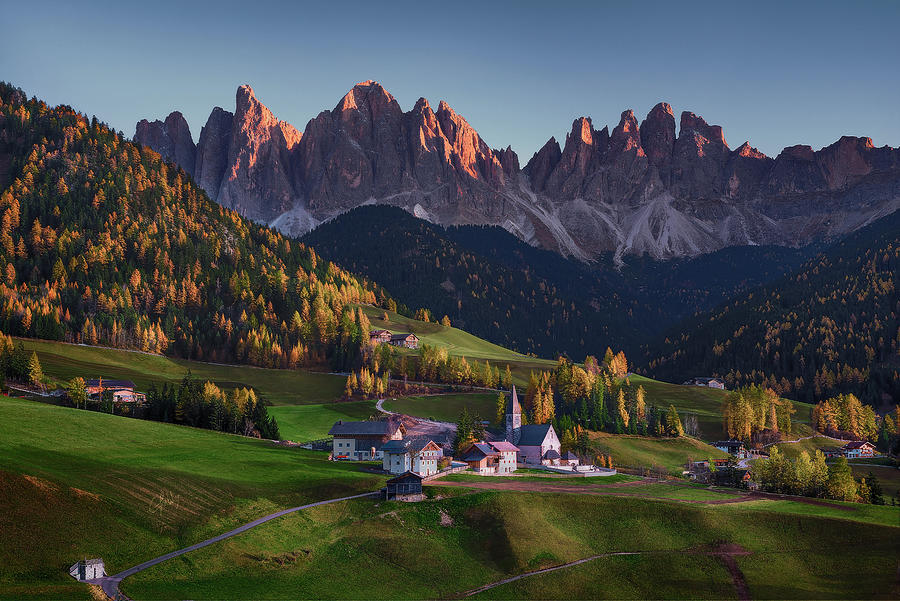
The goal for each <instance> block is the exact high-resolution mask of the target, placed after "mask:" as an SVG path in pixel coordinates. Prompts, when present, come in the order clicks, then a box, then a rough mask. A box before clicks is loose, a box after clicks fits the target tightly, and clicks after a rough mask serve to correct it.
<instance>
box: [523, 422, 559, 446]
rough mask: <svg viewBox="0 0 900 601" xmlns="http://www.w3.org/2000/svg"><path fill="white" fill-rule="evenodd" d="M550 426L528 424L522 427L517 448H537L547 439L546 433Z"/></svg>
mask: <svg viewBox="0 0 900 601" xmlns="http://www.w3.org/2000/svg"><path fill="white" fill-rule="evenodd" d="M552 427H553V426H551V425H550V424H529V425H527V426H522V430H521V432H522V434H521V435H520V437H519V446H520V447H523V446H526V447H538V446H540V445H541V444H542V443H543V442H544V439H545V438H547V432H549V431H550V428H552Z"/></svg>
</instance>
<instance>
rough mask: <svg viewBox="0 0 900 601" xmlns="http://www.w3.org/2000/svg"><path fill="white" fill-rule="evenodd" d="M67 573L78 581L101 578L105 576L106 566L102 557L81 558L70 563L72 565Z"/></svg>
mask: <svg viewBox="0 0 900 601" xmlns="http://www.w3.org/2000/svg"><path fill="white" fill-rule="evenodd" d="M69 575H70V576H72V578H74V579H75V580H77V581H79V582H85V581H87V580H94V579H95V578H103V577H104V576H106V568H105V567H104V565H103V560H102V559H83V560H81V561H79V562H77V563H74V564H72V567H70V568H69Z"/></svg>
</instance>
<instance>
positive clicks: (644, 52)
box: [0, 0, 900, 164]
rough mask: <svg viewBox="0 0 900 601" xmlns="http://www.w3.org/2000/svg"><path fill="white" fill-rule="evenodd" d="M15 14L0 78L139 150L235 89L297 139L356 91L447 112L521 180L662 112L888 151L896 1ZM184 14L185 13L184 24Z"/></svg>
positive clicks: (236, 5) (11, 12)
mask: <svg viewBox="0 0 900 601" xmlns="http://www.w3.org/2000/svg"><path fill="white" fill-rule="evenodd" d="M130 4H132V3H130V2H127V1H124V0H122V1H111V2H89V1H88V2H70V1H68V0H67V1H63V2H61V1H57V0H42V1H41V2H17V3H12V4H9V5H7V6H5V7H4V9H3V11H2V12H3V34H2V35H0V79H4V80H7V81H9V82H11V83H13V84H15V85H18V86H20V87H22V88H23V89H25V91H26V92H27V93H28V94H30V95H31V94H33V95H36V96H38V97H41V98H43V99H45V100H47V101H48V102H50V103H52V104H57V103H66V104H71V105H72V106H74V107H75V108H76V109H78V110H81V111H83V112H86V113H88V114H96V115H97V116H98V117H99V118H100V119H102V120H103V121H106V122H107V123H109V124H111V125H112V126H113V127H115V128H117V129H120V130H122V131H124V132H125V134H126V135H128V136H131V135H133V134H134V125H135V122H136V121H137V120H139V119H141V118H145V117H146V118H150V119H154V118H163V117H165V115H166V114H168V113H169V111H171V110H175V109H178V110H180V111H182V112H183V113H184V114H185V117H186V118H187V120H188V122H189V124H190V126H191V132H192V133H193V135H194V139H195V140H196V139H197V137H198V136H199V134H200V127H201V126H202V125H203V124H204V123H205V121H206V118H207V116H208V115H209V112H210V110H211V109H212V107H213V106H222V107H224V108H226V109H229V110H233V108H234V92H235V89H236V88H237V86H238V85H239V84H242V83H249V84H250V85H252V86H253V88H254V89H255V90H256V93H257V96H258V97H259V98H260V99H261V100H262V101H263V102H264V103H265V104H266V105H268V106H269V108H271V109H272V110H273V112H274V113H275V114H276V116H278V117H279V118H281V119H284V120H286V121H288V122H290V123H292V124H294V125H295V126H296V127H297V128H298V129H303V128H304V127H305V125H306V122H307V121H308V120H309V119H310V118H312V117H314V116H315V115H316V114H317V113H318V112H319V111H321V110H324V109H330V108H333V107H334V105H335V104H337V102H338V100H339V99H340V98H341V96H343V95H344V94H345V93H346V92H347V90H349V89H350V88H351V87H352V86H353V84H354V83H356V82H358V81H363V80H366V79H375V80H377V81H379V82H381V83H382V84H383V85H384V86H385V88H387V90H388V91H390V92H391V93H392V94H393V95H394V96H395V97H396V98H397V100H398V101H399V103H400V105H401V106H402V107H403V109H404V110H409V109H410V108H411V107H412V105H413V104H414V103H415V101H416V99H417V98H418V97H419V96H425V97H426V98H428V99H429V100H430V101H431V103H432V105H433V106H437V103H438V102H439V101H440V100H442V99H443V100H446V101H447V102H449V103H450V105H451V106H453V107H454V108H455V109H456V110H457V111H458V112H460V113H461V114H462V115H463V116H465V117H466V118H467V119H468V120H469V122H470V123H471V124H472V125H473V126H474V127H475V128H476V129H477V130H478V131H479V132H480V133H481V135H482V137H484V139H485V140H486V141H487V142H488V144H490V145H491V146H493V147H500V146H504V147H505V146H506V145H507V144H511V145H512V147H513V149H514V150H516V151H517V152H518V153H519V156H520V159H521V160H522V163H523V164H524V163H525V161H527V160H528V158H529V157H530V156H531V154H532V153H533V152H534V151H536V150H537V149H538V148H539V147H540V146H541V145H543V143H544V142H545V141H546V140H547V139H548V138H549V137H550V136H551V135H555V136H556V137H557V139H560V140H562V139H564V138H565V133H566V132H567V131H568V130H569V128H570V126H571V123H572V120H573V119H574V118H576V117H578V116H581V115H588V116H590V117H592V119H593V122H594V125H595V127H597V128H598V129H599V128H600V127H602V126H603V125H604V124H609V125H610V127H612V126H614V125H615V124H616V123H617V122H618V119H619V114H620V113H621V111H622V110H623V109H626V108H632V109H634V110H635V112H636V114H637V115H638V118H639V119H643V117H644V116H645V115H646V113H647V112H648V111H649V109H650V108H651V107H652V106H653V105H654V104H656V103H657V102H659V101H667V102H669V103H671V104H672V106H673V108H674V109H675V112H676V118H677V115H678V114H680V112H681V111H682V110H691V111H693V112H695V113H698V114H700V115H702V116H703V117H705V118H706V120H707V121H708V122H710V123H714V124H719V125H722V126H723V128H724V131H725V137H726V139H727V140H728V142H729V144H730V146H731V147H732V148H736V147H737V146H738V145H740V144H741V143H742V142H744V140H748V139H749V140H750V143H751V144H752V145H754V146H757V147H758V148H759V149H760V150H762V151H763V152H765V153H767V154H769V155H770V156H774V155H775V154H777V153H778V152H779V151H780V150H781V148H783V147H784V146H789V145H792V144H799V143H805V144H810V145H812V146H813V147H814V148H820V147H822V146H825V145H827V144H830V143H831V142H833V141H834V140H836V139H837V138H838V137H840V136H841V135H844V134H849V135H867V136H871V137H872V139H873V140H874V142H875V144H876V145H878V146H881V145H884V144H890V145H892V146H898V145H900V35H898V31H900V2H897V1H894V0H880V1H879V0H874V1H868V0H863V1H860V2H851V1H845V2H830V1H827V0H821V1H810V2H761V1H753V2H748V1H745V2H732V1H728V0H717V1H713V2H697V3H689V2H660V3H651V2H624V1H619V2H599V1H597V2H565V1H563V0H544V1H540V2H524V1H523V2H490V1H489V0H482V1H474V2H469V1H465V0H457V1H452V2H443V3H437V2H389V1H388V0H384V1H378V0H366V1H356V0H343V1H341V0H332V1H329V2H322V3H312V2H308V3H301V2H271V1H268V0H254V1H248V0H243V1H241V2H230V1H229V0H223V1H220V2H215V3H204V4H201V3H188V2H169V1H167V0H163V1H157V2H140V3H138V5H137V6H129V5H130ZM188 4H189V5H188Z"/></svg>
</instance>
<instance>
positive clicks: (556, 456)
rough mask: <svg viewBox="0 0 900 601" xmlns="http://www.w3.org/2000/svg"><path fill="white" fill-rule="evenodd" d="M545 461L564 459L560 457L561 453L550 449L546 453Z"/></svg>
mask: <svg viewBox="0 0 900 601" xmlns="http://www.w3.org/2000/svg"><path fill="white" fill-rule="evenodd" d="M544 459H562V458H561V457H560V456H559V451H557V450H556V449H549V450H548V451H547V452H546V453H544Z"/></svg>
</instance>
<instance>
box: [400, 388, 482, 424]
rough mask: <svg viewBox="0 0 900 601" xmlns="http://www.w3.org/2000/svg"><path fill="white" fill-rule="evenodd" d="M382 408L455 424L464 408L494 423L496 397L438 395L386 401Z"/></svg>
mask: <svg viewBox="0 0 900 601" xmlns="http://www.w3.org/2000/svg"><path fill="white" fill-rule="evenodd" d="M383 406H384V408H385V409H387V410H389V411H396V412H398V413H405V414H407V415H414V416H416V417H424V418H427V419H433V420H438V421H443V422H455V421H456V420H457V418H459V414H460V413H461V412H462V410H463V409H464V408H465V409H467V410H468V411H469V413H470V414H473V415H474V414H478V416H479V417H480V418H481V419H483V420H488V421H490V422H493V421H494V418H495V417H496V414H497V395H496V394H494V393H474V394H440V395H433V396H432V395H430V396H412V397H403V398H399V399H388V400H386V401H385V402H384V405H383Z"/></svg>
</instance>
